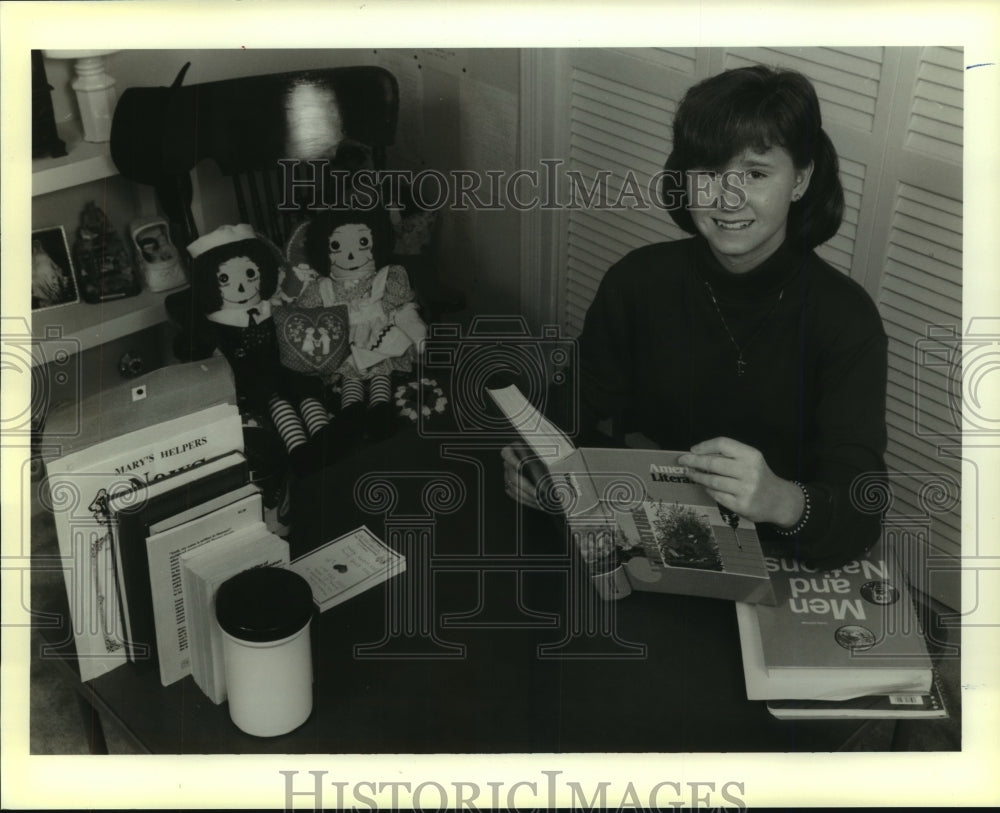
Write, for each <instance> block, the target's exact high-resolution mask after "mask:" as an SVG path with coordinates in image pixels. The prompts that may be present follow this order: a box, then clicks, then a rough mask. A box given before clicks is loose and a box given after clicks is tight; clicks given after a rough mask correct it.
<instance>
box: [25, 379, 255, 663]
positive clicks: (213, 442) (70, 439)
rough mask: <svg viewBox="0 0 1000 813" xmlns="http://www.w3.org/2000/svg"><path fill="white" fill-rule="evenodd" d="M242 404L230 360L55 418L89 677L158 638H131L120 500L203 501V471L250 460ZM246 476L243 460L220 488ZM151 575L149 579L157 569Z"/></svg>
mask: <svg viewBox="0 0 1000 813" xmlns="http://www.w3.org/2000/svg"><path fill="white" fill-rule="evenodd" d="M235 400H236V394H235V389H234V387H233V382H232V374H231V372H230V371H229V369H228V366H227V365H226V364H225V359H221V360H220V361H216V360H206V361H204V362H197V363H194V364H187V365H176V366H173V367H169V368H164V369H162V370H158V371H155V372H154V373H151V374H149V375H147V376H145V377H143V378H141V379H134V380H132V381H129V382H126V383H125V384H123V385H119V386H118V387H115V388H112V389H110V390H107V391H104V392H102V393H100V394H99V395H98V396H92V397H90V398H88V399H84V401H83V402H82V403H80V404H71V405H66V406H65V407H63V408H59V409H54V410H53V411H52V413H51V414H50V415H49V417H48V419H47V421H46V428H45V436H44V438H43V454H44V456H45V458H46V475H47V477H46V481H47V489H45V490H43V492H42V495H43V505H44V504H45V502H47V503H48V505H47V506H45V507H47V508H49V510H51V512H52V515H53V521H54V524H55V530H56V536H57V538H58V543H59V552H60V556H61V557H62V560H63V561H64V562H65V567H64V571H63V572H64V577H65V583H66V595H67V598H68V602H69V609H70V615H71V617H72V624H73V634H74V642H75V645H76V652H77V662H78V664H79V668H80V676H81V678H82V679H83V680H90V679H92V678H95V677H98V676H100V675H102V674H105V673H106V672H108V671H110V670H112V669H116V668H118V667H119V666H121V665H123V664H125V663H127V662H128V661H129V659H130V658H131V659H136V658H148V656H149V655H150V654H151V652H152V649H151V647H152V646H153V645H154V642H153V639H152V636H147V637H146V638H145V639H144V640H143V639H140V638H138V637H137V636H134V635H131V634H130V632H129V626H130V624H131V614H130V613H129V612H127V611H126V610H127V608H128V602H129V597H128V596H127V595H126V594H123V593H122V591H121V587H122V578H121V577H122V571H121V569H120V567H119V565H120V564H124V563H121V562H120V557H119V555H118V553H119V550H120V549H121V545H120V540H119V539H118V537H119V536H120V535H121V532H120V531H119V528H118V525H117V522H118V517H117V514H116V513H115V514H113V513H112V509H111V504H112V500H115V501H116V502H115V503H114V505H115V508H116V510H117V509H118V508H121V509H123V510H124V509H128V511H131V510H133V509H134V510H136V511H142V512H144V511H145V509H146V505H145V503H146V501H147V497H148V498H149V501H150V502H151V501H152V499H153V497H154V495H158V494H159V493H160V492H161V491H167V490H172V489H173V488H174V487H177V488H178V489H180V491H179V492H178V495H176V500H179V502H175V503H174V504H173V505H172V506H171V508H170V510H171V511H177V510H181V509H182V508H183V507H186V506H187V504H189V503H191V502H193V500H192V499H191V495H192V494H193V493H194V492H196V491H198V490H199V489H200V487H201V485H200V484H201V480H202V475H203V474H206V476H207V474H208V472H210V471H212V467H211V466H210V463H211V462H213V461H216V460H218V459H220V458H222V457H223V456H226V455H229V454H236V455H239V457H240V459H241V460H242V451H243V448H244V447H243V434H242V421H241V419H240V415H239V412H238V410H237V408H236V406H235ZM246 479H247V470H246V463H245V461H242V462H239V463H237V464H236V466H235V475H234V476H233V477H231V478H229V479H226V480H225V482H224V483H222V484H220V485H219V488H220V489H223V490H225V489H229V488H233V487H235V485H238V484H243V483H245V482H246ZM212 484H213V487H215V481H214V480H213V481H212ZM158 518H160V517H158ZM130 521H131V520H130V519H129V520H128V521H127V522H126V528H125V529H124V530H125V531H129V530H130V528H129V527H128V526H129V522H130ZM131 530H135V529H134V527H133V528H132V529H131ZM145 536H146V534H145V533H144V532H142V533H141V534H140V535H137V536H133V537H131V539H132V542H133V544H138V545H140V546H143V545H144V544H145ZM136 540H138V541H137V542H136ZM143 575H144V578H145V579H146V580H147V581H148V571H146V573H144V574H143ZM148 592H149V591H148V588H147V589H146V590H145V591H142V590H141V589H140V590H139V593H140V594H148ZM140 627H141V622H140Z"/></svg>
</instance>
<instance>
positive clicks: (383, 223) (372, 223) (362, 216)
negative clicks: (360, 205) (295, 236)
mask: <svg viewBox="0 0 1000 813" xmlns="http://www.w3.org/2000/svg"><path fill="white" fill-rule="evenodd" d="M350 224H363V225H365V226H367V227H368V228H369V229H371V233H372V244H373V245H372V257H373V258H374V259H375V267H376V268H381V267H382V266H384V265H385V264H386V263H387V262H389V257H390V256H391V253H392V226H391V224H390V222H389V217H388V215H387V213H386V212H385V210H383V209H382V208H381V207H378V206H376V207H373V208H372V209H326V210H324V211H322V212H320V213H319V214H317V215H315V216H314V217H313V219H312V220H310V221H309V225H307V226H306V235H305V253H306V260H307V261H308V263H309V265H310V266H312V267H313V268H314V269H315V270H316V271H317V273H319V274H321V275H322V276H324V277H328V276H330V235H331V234H333V233H334V231H336V230H337V229H338V228H340V227H341V226H347V225H350Z"/></svg>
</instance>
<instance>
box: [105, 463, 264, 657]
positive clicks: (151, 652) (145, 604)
mask: <svg viewBox="0 0 1000 813" xmlns="http://www.w3.org/2000/svg"><path fill="white" fill-rule="evenodd" d="M247 477H248V470H247V465H246V462H245V461H241V462H240V463H238V464H236V465H233V466H230V467H229V468H226V469H222V470H221V471H218V472H215V473H214V474H211V475H209V476H207V477H203V478H199V479H196V480H192V481H190V482H189V483H187V484H186V485H184V486H181V487H179V488H178V489H176V490H175V491H170V492H166V493H164V494H162V495H160V496H159V497H154V498H152V499H150V500H149V501H148V502H147V503H146V504H145V505H143V506H142V507H141V508H139V509H137V510H134V511H123V512H119V514H118V517H117V523H118V529H119V533H118V535H117V536H116V538H115V541H116V553H117V556H118V560H119V562H120V568H121V570H120V574H121V576H120V578H121V579H122V581H121V584H122V585H123V589H124V590H125V593H126V595H127V596H128V612H129V622H128V625H129V629H131V640H130V644H131V646H132V647H133V648H135V647H142V648H143V649H142V650H137V651H145V652H146V655H145V657H142V658H141V659H140V658H137V659H136V665H137V666H138V667H139V668H140V669H141V670H145V669H149V668H152V667H154V666H156V665H157V663H158V654H157V649H156V624H155V620H154V614H153V588H152V585H151V583H150V577H149V556H148V553H147V550H146V536H147V535H148V531H149V526H150V525H151V524H153V523H154V522H159V521H161V520H163V519H165V518H167V517H169V516H171V515H173V514H176V513H178V512H179V511H182V510H185V509H186V508H188V507H190V506H192V505H196V504H198V503H200V502H204V501H205V500H208V499H211V498H212V497H214V496H217V495H219V494H223V493H225V492H227V491H230V490H232V489H235V488H239V487H240V486H241V485H243V484H244V483H246V481H247ZM168 587H169V585H160V586H158V589H167V588H168Z"/></svg>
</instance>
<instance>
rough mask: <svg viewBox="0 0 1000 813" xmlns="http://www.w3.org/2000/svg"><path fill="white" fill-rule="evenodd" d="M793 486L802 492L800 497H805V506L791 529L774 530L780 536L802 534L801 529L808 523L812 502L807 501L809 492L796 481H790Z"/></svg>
mask: <svg viewBox="0 0 1000 813" xmlns="http://www.w3.org/2000/svg"><path fill="white" fill-rule="evenodd" d="M792 482H793V483H795V485H797V486H798V487H799V489H800V490H801V491H802V496H803V497H805V501H806V502H805V505H804V506H803V508H802V516H801V517H799V521H798V522H796V523H795V524H794V525H793V526H792V527H791V528H776V529H775V530H776V531H777V532H778V534H779V535H781V536H795V535H797V534H799V533H801V532H802V529H803V528H804V527H805V526H806V523H808V522H809V514H810V513H812V502H811V501H810V500H809V491H808V489H806V487H805V486H804V485H802V483H800V482H799V481H798V480H792Z"/></svg>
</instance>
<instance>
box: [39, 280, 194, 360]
mask: <svg viewBox="0 0 1000 813" xmlns="http://www.w3.org/2000/svg"><path fill="white" fill-rule="evenodd" d="M179 290H181V288H172V289H171V290H169V291H161V292H159V293H153V292H151V291H143V292H142V293H141V294H139V295H138V296H130V297H126V298H125V299H115V300H112V301H110V302H99V303H95V304H90V303H87V302H77V303H74V304H72V305H64V306H63V307H59V308H52V309H50V310H44V311H38V312H36V313H34V314H32V318H31V335H32V338H33V339H35V340H36V341H37V342H39V343H41V346H40V349H41V350H42V355H44V347H45V345H44V340H49V341H56V340H59V339H61V340H63V341H64V342H65V344H62V345H60V346H62V347H65V349H66V350H67V352H70V353H73V352H82V351H84V350H89V349H90V348H91V347H99V346H100V345H102V344H107V343H108V342H112V341H114V340H115V339H120V338H122V337H123V336H128V335H130V334H132V333H136V332H138V331H140V330H145V329H146V328H148V327H153V326H154V325H158V324H160V323H161V322H165V321H167V313H166V310H165V307H164V304H163V300H164V299H165V298H166V297H167V295H169V294H172V293H174V292H175V291H179ZM67 339H68V340H69V341H65V340H67ZM44 360H46V359H44V358H40V357H34V358H33V363H35V364H37V363H39V362H40V361H44Z"/></svg>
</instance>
